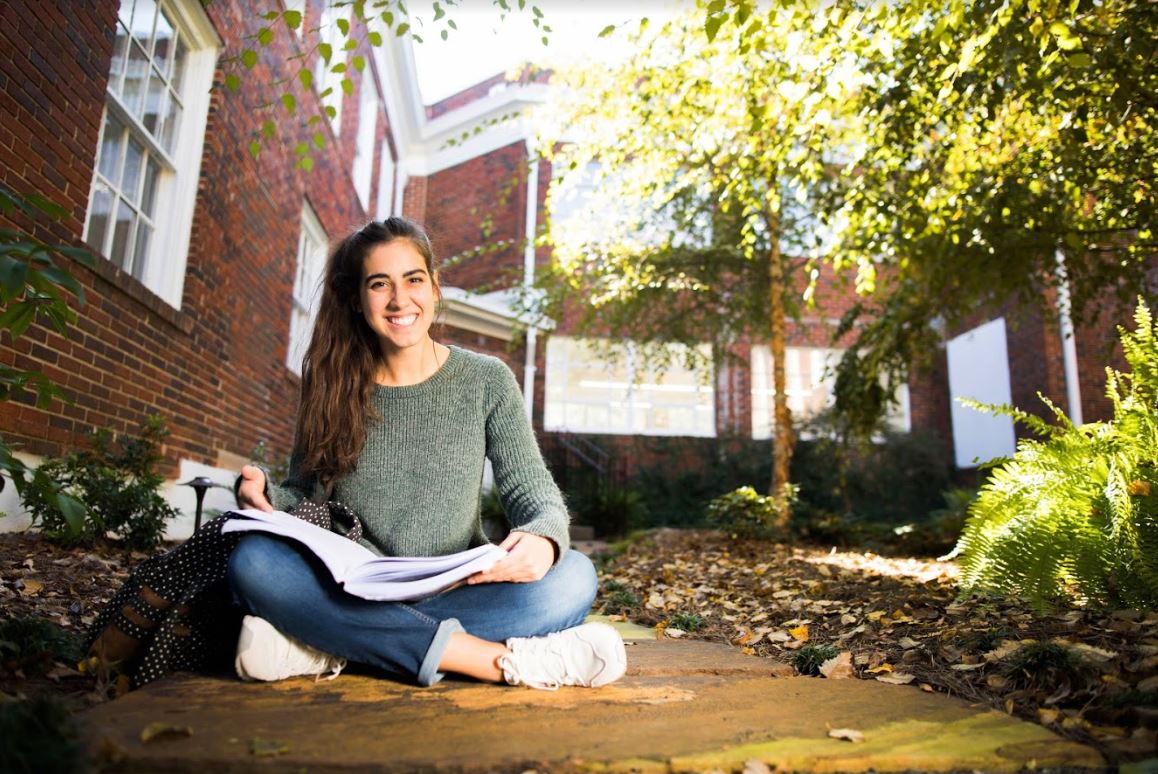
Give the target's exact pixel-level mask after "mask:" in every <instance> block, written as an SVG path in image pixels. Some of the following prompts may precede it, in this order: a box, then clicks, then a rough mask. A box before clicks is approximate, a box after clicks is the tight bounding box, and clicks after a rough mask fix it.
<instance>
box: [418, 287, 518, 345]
mask: <svg viewBox="0 0 1158 774" xmlns="http://www.w3.org/2000/svg"><path fill="white" fill-rule="evenodd" d="M439 322H441V323H443V324H444V325H449V326H450V327H452V328H459V329H461V330H465V331H471V332H472V333H481V334H482V335H484V336H492V337H494V338H496V339H502V340H503V341H511V340H512V339H514V338H515V334H516V333H517V332H518V331H519V330H520V329H523V328H525V327H527V326H526V325H525V324H524V323H523V322H522V320H520V319H519V317H518V315H517V314H515V312H513V311H512V310H511V308H510V307H508V306H507V305H505V304H504V303H502V302H501V301H498V300H497V299H495V298H493V297H488V296H483V295H478V294H475V293H471V292H470V291H468V290H463V289H462V288H454V287H444V288H442V308H441V310H440V312H439Z"/></svg>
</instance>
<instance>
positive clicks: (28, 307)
mask: <svg viewBox="0 0 1158 774" xmlns="http://www.w3.org/2000/svg"><path fill="white" fill-rule="evenodd" d="M36 306H37V305H36V304H35V303H30V302H28V301H22V302H19V303H14V304H12V305H11V306H9V307H8V308H7V309H5V310H4V311H3V312H0V330H7V331H9V332H10V333H11V334H12V338H14V339H15V338H19V337H20V336H21V335H22V334H23V333H24V331H26V330H27V329H28V326H29V325H31V324H32V321H33V320H35V319H36Z"/></svg>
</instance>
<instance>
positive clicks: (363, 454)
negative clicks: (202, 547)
mask: <svg viewBox="0 0 1158 774" xmlns="http://www.w3.org/2000/svg"><path fill="white" fill-rule="evenodd" d="M321 293H322V295H321V300H320V307H319V311H318V317H317V322H316V323H315V326H314V332H313V336H312V338H311V341H310V345H309V348H308V351H307V353H306V356H305V360H304V363H303V367H302V395H301V406H300V409H299V413H298V418H297V433H296V439H295V452H294V455H293V457H292V460H291V466H290V474H289V477H288V479H287V480H286V481H285V482H284V483H283V484H282V485H281V486H271V485H270V482H269V481H268V480H267V477H266V475H265V472H264V471H262V470H261V469H260V468H257V467H255V466H246V467H245V468H243V469H242V471H241V479H240V483H239V487H238V502H239V504H240V505H241V506H242V507H248V508H260V509H263V510H273V509H278V510H287V509H288V508H290V507H292V506H294V505H295V504H297V503H299V502H301V501H302V500H303V499H305V498H306V497H308V496H310V495H311V493H312V492H314V491H316V490H319V489H320V491H325V492H329V493H330V494H329V499H331V500H335V501H337V502H340V503H342V504H343V505H345V506H347V507H349V508H351V509H352V510H353V511H355V512H356V513H357V514H358V515H359V517H360V518H361V521H362V525H363V540H362V542H363V543H364V544H365V545H367V546H368V547H370V548H372V549H374V550H376V551H378V552H379V553H382V554H385V555H392V556H436V555H442V554H448V553H452V552H455V551H461V550H464V549H467V548H469V547H472V546H475V545H479V544H481V543H483V542H485V541H486V537H485V536H484V535H483V532H482V528H481V524H480V520H479V497H480V484H481V482H482V476H483V465H484V458H486V459H489V460H490V461H491V464H492V466H493V470H494V481H495V486H496V487H497V488H498V492H499V495H500V498H501V500H502V503H503V507H504V509H505V510H506V513H507V516H508V518H509V520H510V522H511V524H512V528H513V529H512V531H511V533H510V535H509V536H508V537H507V538H506V539H505V540H504V541H503V542H502V546H503V547H504V548H506V549H507V551H508V555H507V556H506V557H505V558H504V559H502V560H501V561H499V562H498V563H497V564H496V565H494V567H493V568H492V569H490V570H489V571H487V572H482V573H479V574H477V575H474V576H472V577H471V578H470V579H469V580H468V583H467V584H466V585H464V586H460V587H458V588H454V589H452V590H449V591H446V592H443V593H442V594H439V595H437V596H434V597H431V598H428V599H424V600H421V601H416V602H410V603H393V602H370V601H366V600H363V599H359V598H356V597H353V596H350V595H348V594H346V593H345V592H343V591H342V590H341V589H340V588H339V587H338V586H337V585H336V584H335V583H334V582H333V580H332V578H330V577H329V576H328V575H327V573H326V572H325V570H320V571H319V567H318V566H316V564H315V562H314V561H312V560H311V557H310V556H309V555H308V554H306V553H303V552H302V551H301V550H299V548H298V547H297V546H296V545H295V544H293V543H292V542H290V541H283V540H280V539H278V538H276V537H271V536H268V535H262V534H247V535H245V536H244V537H242V538H241V541H240V543H239V544H238V545H237V547H236V548H235V549H234V550H233V553H232V555H231V556H230V559H229V566H228V578H229V582H230V585H231V586H232V589H233V593H234V595H235V596H236V598H237V599H238V600H239V601H240V602H241V604H242V605H243V607H245V608H246V609H247V610H248V611H249V613H250V615H249V616H248V617H247V618H246V619H245V622H244V624H243V627H242V634H241V640H240V642H239V647H238V654H237V664H236V665H237V669H238V672H239V674H241V675H242V677H247V678H251V679H261V680H276V679H281V678H284V677H290V676H293V675H297V674H320V673H322V672H326V671H332V672H334V673H336V672H337V671H339V670H340V669H341V667H342V665H343V664H344V662H345V661H346V660H349V661H353V662H357V663H361V664H368V665H372V666H376V667H380V668H383V669H386V670H389V671H391V672H395V673H400V674H403V675H407V676H409V677H411V678H413V679H415V680H416V681H417V682H418V683H420V684H422V685H431V684H433V683H435V682H437V681H438V680H440V679H441V678H442V676H443V675H444V674H445V673H447V672H455V673H459V674H462V675H468V676H470V677H474V678H477V679H479V680H486V681H493V682H506V683H510V684H515V685H529V686H532V687H537V688H554V687H557V686H559V685H586V686H598V685H604V684H606V683H609V682H612V681H614V680H617V679H619V677H621V676H622V675H623V673H624V670H625V668H626V658H625V651H624V647H623V642H622V640H621V639H620V637H619V635H618V633H617V632H616V631H615V630H614V629H613V628H612V627H610V626H607V625H605V624H586V625H580V624H581V623H582V621H583V619H584V617H585V616H586V614H587V612H588V610H589V608H590V605H591V601H592V599H594V595H595V586H596V579H595V571H594V569H593V567H592V565H591V562H590V561H589V560H588V559H587V558H586V557H584V556H583V555H582V554H579V553H577V552H575V551H573V550H570V549H569V540H568V531H567V523H568V516H567V511H566V508H565V506H564V503H563V498H562V495H561V494H560V492H559V489H558V487H557V486H556V485H555V483H554V481H553V480H552V478H551V475H550V473H549V472H548V471H547V468H546V466H545V465H544V463H543V460H542V457H541V455H540V453H539V449H538V445H537V443H536V441H535V437H534V435H533V433H532V430H531V427H530V423H529V422H528V421H527V417H526V414H525V412H524V408H523V402H522V395H521V392H520V391H519V389H518V386H517V384H516V382H515V379H514V376H513V374H512V373H511V371H510V369H509V368H507V366H506V365H505V364H503V363H502V362H501V361H499V360H498V359H496V358H493V357H489V356H485V355H480V354H475V353H472V352H469V351H467V350H464V349H460V348H458V347H453V346H451V347H448V346H444V345H442V344H439V343H437V342H435V341H434V340H433V339H432V338H431V336H430V326H431V323H432V322H433V320H434V316H435V312H436V309H437V305H438V302H439V298H440V297H439V289H438V275H437V273H436V272H435V268H434V258H433V252H432V250H431V247H430V241H429V239H428V238H427V236H426V234H425V233H424V232H423V231H422V229H421V228H420V227H419V226H417V225H416V224H414V223H412V222H410V221H407V220H404V219H402V218H389V219H387V220H385V221H382V222H373V223H370V224H368V225H367V226H365V227H364V228H362V229H361V230H359V231H357V232H355V233H354V234H352V235H350V236H349V237H348V238H346V239H345V240H344V241H343V242H342V243H341V244H340V245H338V247H337V249H336V250H334V252H333V253H332V254H331V256H330V259H329V262H328V264H327V267H326V273H325V277H324V280H323V286H322V291H321Z"/></svg>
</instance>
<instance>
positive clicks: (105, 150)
mask: <svg viewBox="0 0 1158 774" xmlns="http://www.w3.org/2000/svg"><path fill="white" fill-rule="evenodd" d="M124 134H125V128H124V127H123V126H121V124H120V122H119V121H117V120H116V119H115V118H113V117H112V115H111V114H109V115H106V116H105V128H104V132H103V133H102V135H101V152H100V160H99V161H98V162H97V171H98V172H100V173H101V174H102V175H104V177H105V178H106V179H107V180H108V181H109V182H110V183H113V184H116V183H117V182H118V177H119V176H118V175H117V168H118V167H119V166H120V161H121V141H122V140H123V139H124Z"/></svg>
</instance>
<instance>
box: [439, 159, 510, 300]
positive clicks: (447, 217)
mask: <svg viewBox="0 0 1158 774" xmlns="http://www.w3.org/2000/svg"><path fill="white" fill-rule="evenodd" d="M527 163H528V161H527V152H526V147H525V145H524V144H523V143H521V142H517V143H512V144H511V145H508V146H506V147H504V148H500V149H498V150H496V151H493V152H491V153H489V154H487V155H485V156H481V157H478V158H474V159H470V160H469V161H465V162H463V163H461V164H458V165H457V166H454V167H451V168H449V169H445V170H442V171H441V172H437V173H435V174H433V175H431V176H430V177H428V178H427V179H426V183H425V184H426V213H425V214H426V221H425V222H426V227H427V229H428V230H429V232H430V238H431V240H432V241H433V242H434V247H435V250H436V251H437V253H438V254H439V256H440V257H441V259H442V261H443V268H442V280H443V283H444V284H447V285H452V286H454V287H460V288H466V289H468V290H480V291H483V292H485V291H488V290H495V289H498V288H505V287H510V286H512V285H516V284H518V283H519V282H521V281H522V272H523V244H524V241H523V240H524V236H525V232H526V217H527V209H526V207H527V200H526V196H527V184H526V181H527Z"/></svg>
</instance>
